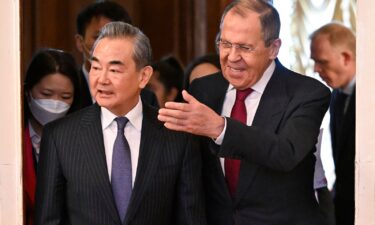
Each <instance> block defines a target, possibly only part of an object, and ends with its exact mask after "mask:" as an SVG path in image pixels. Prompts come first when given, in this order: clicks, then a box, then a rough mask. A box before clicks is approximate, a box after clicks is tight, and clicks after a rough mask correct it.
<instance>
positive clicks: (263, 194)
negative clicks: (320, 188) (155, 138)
mask: <svg viewBox="0 0 375 225" xmlns="http://www.w3.org/2000/svg"><path fill="white" fill-rule="evenodd" d="M228 85H229V84H228V82H227V81H226V80H225V79H224V77H223V76H222V74H221V73H217V74H213V75H210V76H206V77H203V78H200V79H197V80H196V81H194V82H193V83H192V86H191V93H192V94H193V95H194V96H195V97H196V98H197V99H198V100H199V101H201V102H202V103H204V104H206V105H208V106H209V107H211V108H212V109H213V110H215V111H216V112H217V113H219V114H220V113H221V111H222V107H223V102H224V98H225V94H226V91H227V89H228ZM329 101H330V91H329V89H328V88H326V87H325V86H324V85H323V84H321V83H320V82H319V81H316V80H314V79H312V78H309V77H306V76H302V75H300V74H296V73H294V72H292V71H290V70H288V69H286V68H284V67H283V66H282V65H281V64H280V63H279V62H278V60H276V69H275V71H274V73H273V75H272V77H271V79H270V81H269V83H268V84H267V86H266V88H265V90H264V93H263V95H262V97H261V100H260V103H259V106H258V109H257V111H256V114H255V117H254V120H253V124H252V126H246V125H245V124H242V123H240V122H237V121H235V120H233V119H231V118H227V128H226V133H225V136H224V140H223V143H222V144H221V146H217V145H216V144H215V143H214V142H213V141H212V140H209V139H204V138H203V141H202V143H201V144H202V145H203V146H202V147H203V162H204V163H203V169H204V171H203V180H204V185H205V193H206V211H207V221H208V224H210V225H233V224H235V225H248V224H256V225H259V224H260V225H263V224H272V225H304V224H306V225H307V224H309V225H310V224H311V225H319V224H322V222H321V217H320V215H319V212H318V203H317V201H316V199H315V196H314V189H313V174H314V165H315V157H314V155H313V153H314V151H315V150H316V149H315V144H316V142H317V137H318V134H319V128H320V125H321V121H322V119H323V116H324V114H325V112H326V111H327V108H328V105H329ZM218 157H228V158H237V159H241V168H240V174H239V182H238V186H237V192H236V194H235V197H234V199H233V200H232V198H231V196H230V194H229V191H228V188H227V185H226V182H225V178H224V175H223V172H222V168H221V165H220V161H219V158H218Z"/></svg>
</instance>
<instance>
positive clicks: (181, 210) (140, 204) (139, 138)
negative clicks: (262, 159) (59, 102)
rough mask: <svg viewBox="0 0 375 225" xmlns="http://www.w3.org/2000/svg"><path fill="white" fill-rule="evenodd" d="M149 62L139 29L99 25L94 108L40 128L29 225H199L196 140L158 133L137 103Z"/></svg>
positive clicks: (152, 114)
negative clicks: (31, 224)
mask: <svg viewBox="0 0 375 225" xmlns="http://www.w3.org/2000/svg"><path fill="white" fill-rule="evenodd" d="M150 63H151V47H150V43H149V40H148V38H147V37H146V36H145V35H144V34H143V33H142V32H141V31H140V30H139V29H138V28H136V27H133V26H131V25H129V24H126V23H123V22H112V23H108V24H107V25H105V26H104V27H103V29H102V31H101V33H100V34H99V37H98V40H97V41H96V42H95V45H94V50H93V53H92V65H91V69H90V88H91V91H92V94H93V96H94V98H95V100H96V104H94V105H91V106H89V107H87V108H85V109H83V110H81V111H79V112H78V113H76V114H72V115H71V116H69V117H66V118H64V119H62V120H60V121H57V122H56V123H51V124H48V125H47V126H46V127H45V130H44V135H43V138H42V144H41V153H40V164H39V168H38V181H37V193H36V223H35V224H37V225H48V224H71V225H73V224H76V225H82V224H90V225H95V224H97V225H99V224H100V225H103V224H106V225H111V224H113V225H115V224H118V225H120V224H129V225H133V224H134V225H135V224H137V225H144V224H153V225H168V224H169V225H175V224H177V225H178V224H184V225H185V224H190V225H199V224H205V215H204V206H203V205H204V204H203V201H204V199H203V195H202V185H201V179H202V178H201V155H200V152H199V150H198V148H197V142H195V141H194V139H193V136H192V135H188V134H186V133H182V132H175V131H170V130H168V129H166V128H164V127H163V124H162V123H161V122H160V121H158V120H157V111H156V110H155V109H154V108H153V107H150V106H149V105H148V104H145V103H144V102H143V101H142V100H141V98H140V92H141V89H142V88H144V87H145V85H146V84H147V82H148V80H149V79H150V76H151V74H152V67H151V66H150ZM121 126H122V127H121ZM116 130H117V135H116ZM124 133H125V135H124ZM121 160H122V161H121Z"/></svg>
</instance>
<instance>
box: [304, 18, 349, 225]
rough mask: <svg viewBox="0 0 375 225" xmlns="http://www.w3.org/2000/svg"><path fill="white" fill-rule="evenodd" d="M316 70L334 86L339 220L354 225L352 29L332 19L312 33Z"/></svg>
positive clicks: (333, 136) (332, 122)
mask: <svg viewBox="0 0 375 225" xmlns="http://www.w3.org/2000/svg"><path fill="white" fill-rule="evenodd" d="M310 39H311V43H310V50H311V59H312V60H314V62H315V65H314V71H315V72H317V73H319V75H320V77H321V78H322V79H323V80H324V81H325V82H326V83H327V84H328V85H329V86H330V87H331V88H332V89H333V92H332V99H331V104H330V116H331V120H330V130H331V142H332V151H333V152H332V153H333V159H334V163H335V172H336V182H335V185H334V188H333V189H334V191H333V197H334V204H335V214H336V223H337V224H339V225H353V224H354V213H355V212H354V209H355V201H354V177H355V174H354V172H355V162H354V160H355V74H356V38H355V34H354V33H353V31H352V30H350V29H349V28H347V27H345V26H344V25H342V24H340V23H337V22H332V23H328V24H326V25H324V26H322V27H320V28H319V29H317V30H316V31H314V32H313V33H312V34H311V36H310Z"/></svg>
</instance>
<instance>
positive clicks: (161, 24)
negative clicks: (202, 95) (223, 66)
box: [21, 0, 230, 74]
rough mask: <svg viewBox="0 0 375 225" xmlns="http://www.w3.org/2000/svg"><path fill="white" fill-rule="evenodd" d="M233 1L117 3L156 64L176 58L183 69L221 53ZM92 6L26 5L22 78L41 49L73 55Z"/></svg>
mask: <svg viewBox="0 0 375 225" xmlns="http://www.w3.org/2000/svg"><path fill="white" fill-rule="evenodd" d="M229 1H230V0H159V1H155V0H117V1H115V2H117V3H119V4H121V5H122V6H123V7H125V8H126V9H127V11H128V12H129V14H130V16H131V18H132V20H133V23H134V25H136V26H137V27H139V28H140V29H141V30H142V31H143V32H144V33H145V34H146V35H147V36H148V37H149V38H150V41H151V45H152V49H153V55H154V60H158V59H160V58H161V57H163V56H165V55H168V54H173V55H175V56H176V57H177V58H178V59H179V60H180V61H181V63H182V64H183V65H186V64H187V63H188V62H189V61H190V60H191V59H193V58H194V57H196V56H200V55H202V54H205V53H209V52H214V51H215V43H214V42H215V36H216V34H217V32H218V30H219V23H220V16H221V13H222V11H223V9H224V7H225V6H226V4H227V3H228V2H229ZM92 2H94V1H92V0H22V1H21V15H22V18H21V21H22V22H21V32H22V33H21V60H22V61H21V72H22V74H24V73H25V70H26V67H27V65H28V62H29V61H30V60H31V57H32V54H33V53H34V52H35V51H36V50H37V49H39V48H41V47H52V48H58V49H63V50H65V51H68V52H70V53H72V54H73V55H74V56H75V58H76V60H77V63H78V64H81V63H82V62H81V56H80V53H79V52H78V50H76V47H75V40H74V35H75V33H76V29H75V19H76V16H77V14H78V13H79V11H80V10H81V9H82V8H83V7H85V6H87V5H88V4H90V3H92Z"/></svg>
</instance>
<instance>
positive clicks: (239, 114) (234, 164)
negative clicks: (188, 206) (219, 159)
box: [224, 88, 253, 197]
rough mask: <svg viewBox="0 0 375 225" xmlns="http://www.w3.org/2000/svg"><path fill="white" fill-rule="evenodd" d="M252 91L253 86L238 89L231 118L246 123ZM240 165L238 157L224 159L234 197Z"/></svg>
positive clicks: (228, 182)
mask: <svg viewBox="0 0 375 225" xmlns="http://www.w3.org/2000/svg"><path fill="white" fill-rule="evenodd" d="M252 91H253V90H252V89H251V88H248V89H245V90H237V91H236V102H235V103H234V105H233V108H232V112H231V114H230V117H231V118H233V119H235V120H238V121H240V122H242V123H244V124H246V118H247V113H246V106H245V99H246V97H247V96H248V95H249V94H250V93H251V92H252ZM240 165H241V161H240V160H238V159H228V158H225V160H224V169H225V178H226V180H227V184H228V188H229V192H230V193H231V195H232V197H234V195H235V193H236V188H237V183H238V176H239V173H240Z"/></svg>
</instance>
